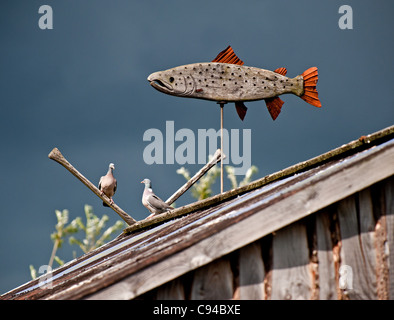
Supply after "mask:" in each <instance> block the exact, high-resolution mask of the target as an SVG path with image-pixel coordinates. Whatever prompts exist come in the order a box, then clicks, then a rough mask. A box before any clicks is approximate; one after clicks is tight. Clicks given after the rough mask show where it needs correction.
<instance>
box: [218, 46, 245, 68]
mask: <svg viewBox="0 0 394 320" xmlns="http://www.w3.org/2000/svg"><path fill="white" fill-rule="evenodd" d="M212 62H221V63H231V64H238V65H240V66H242V65H243V64H244V62H243V61H242V60H241V59H240V58H238V57H237V56H236V54H235V53H234V51H233V48H231V46H228V47H227V48H226V49H224V50H223V51H222V52H220V53H219V54H218V55H217V57H216V58H215V59H213V60H212Z"/></svg>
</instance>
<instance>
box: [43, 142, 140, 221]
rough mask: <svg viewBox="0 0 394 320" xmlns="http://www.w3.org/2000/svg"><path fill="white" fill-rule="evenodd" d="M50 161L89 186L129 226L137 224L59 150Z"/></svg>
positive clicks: (55, 150)
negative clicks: (101, 192)
mask: <svg viewBox="0 0 394 320" xmlns="http://www.w3.org/2000/svg"><path fill="white" fill-rule="evenodd" d="M48 157H49V159H52V160H54V161H56V162H57V163H60V164H61V165H62V166H63V167H65V168H66V169H67V170H68V171H70V172H71V173H72V174H73V175H74V176H75V177H76V178H78V179H79V180H80V181H81V182H82V183H83V184H84V185H85V186H87V187H88V188H89V189H90V190H92V191H93V192H94V193H95V194H96V195H97V196H98V197H99V198H100V199H101V200H103V201H104V202H105V203H106V204H107V205H108V206H109V207H110V208H112V210H114V211H115V212H116V213H117V214H118V215H119V216H120V217H121V218H122V219H123V220H124V221H125V222H126V223H127V224H128V225H129V226H130V225H132V224H134V223H136V222H137V221H136V220H134V219H133V218H132V217H130V216H129V215H128V214H127V213H126V212H125V211H123V210H122V209H121V208H120V207H119V206H118V205H116V204H115V203H112V204H111V203H110V200H109V198H108V197H107V196H106V195H105V194H104V195H101V194H100V190H99V189H98V188H97V187H96V186H95V185H94V184H93V183H91V182H90V181H89V180H88V179H86V178H85V177H84V176H83V175H82V174H81V173H80V172H79V171H78V170H77V169H75V168H74V167H73V166H72V165H71V164H70V163H69V162H68V161H67V160H66V158H65V157H64V156H63V155H62V154H61V152H60V151H59V149H58V148H53V150H52V151H51V152H50V153H49V155H48Z"/></svg>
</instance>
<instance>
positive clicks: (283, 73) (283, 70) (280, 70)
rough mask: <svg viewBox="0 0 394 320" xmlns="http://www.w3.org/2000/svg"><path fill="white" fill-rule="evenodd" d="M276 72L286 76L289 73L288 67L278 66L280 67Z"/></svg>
mask: <svg viewBox="0 0 394 320" xmlns="http://www.w3.org/2000/svg"><path fill="white" fill-rule="evenodd" d="M274 72H276V73H279V74H281V75H282V76H285V75H286V73H287V69H286V68H278V69H275V70H274Z"/></svg>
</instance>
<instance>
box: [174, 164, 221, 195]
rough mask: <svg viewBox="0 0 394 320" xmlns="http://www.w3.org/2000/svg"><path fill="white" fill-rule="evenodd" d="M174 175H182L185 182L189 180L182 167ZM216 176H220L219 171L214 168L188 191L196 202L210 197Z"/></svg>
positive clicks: (186, 172)
mask: <svg viewBox="0 0 394 320" xmlns="http://www.w3.org/2000/svg"><path fill="white" fill-rule="evenodd" d="M176 173H178V174H180V175H182V176H183V177H184V178H185V179H186V180H187V181H189V180H190V179H191V177H190V173H189V171H188V170H187V169H185V168H184V167H182V168H180V169H178V170H177V171H176ZM218 176H220V169H219V168H217V167H216V166H214V167H213V168H212V169H211V170H209V171H208V172H207V173H206V174H205V175H204V176H203V177H202V178H201V179H200V180H198V181H197V182H196V183H195V184H194V185H193V186H192V187H191V189H190V190H191V192H192V195H193V197H194V198H196V199H197V200H202V199H205V198H208V197H210V196H211V195H212V189H211V186H212V185H213V184H214V183H215V180H216V178H217V177H218Z"/></svg>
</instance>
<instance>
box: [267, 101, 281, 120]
mask: <svg viewBox="0 0 394 320" xmlns="http://www.w3.org/2000/svg"><path fill="white" fill-rule="evenodd" d="M264 100H265V104H266V105H267V108H268V112H269V113H270V115H271V118H272V120H275V119H276V118H277V117H278V116H279V113H280V111H281V109H282V106H283V104H284V102H283V100H282V99H281V98H279V97H274V98H267V99H264Z"/></svg>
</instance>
